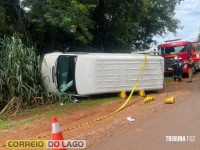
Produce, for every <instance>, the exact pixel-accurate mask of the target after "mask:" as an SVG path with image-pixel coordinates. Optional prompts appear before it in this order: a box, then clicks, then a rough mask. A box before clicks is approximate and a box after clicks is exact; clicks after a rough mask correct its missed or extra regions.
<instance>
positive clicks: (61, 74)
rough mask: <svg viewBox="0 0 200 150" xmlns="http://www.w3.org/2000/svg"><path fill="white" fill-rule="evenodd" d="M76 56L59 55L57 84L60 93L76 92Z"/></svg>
mask: <svg viewBox="0 0 200 150" xmlns="http://www.w3.org/2000/svg"><path fill="white" fill-rule="evenodd" d="M75 63H76V56H66V55H61V56H59V58H58V62H57V83H58V89H59V91H60V92H62V93H65V92H76V88H75V81H74V79H75V77H74V76H75Z"/></svg>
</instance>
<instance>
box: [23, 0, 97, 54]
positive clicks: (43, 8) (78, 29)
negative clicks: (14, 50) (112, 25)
mask: <svg viewBox="0 0 200 150" xmlns="http://www.w3.org/2000/svg"><path fill="white" fill-rule="evenodd" d="M23 7H27V8H29V9H30V10H29V11H28V12H27V17H28V18H29V23H30V25H29V28H28V30H29V31H30V33H31V35H32V39H33V41H35V42H37V44H38V45H39V47H40V48H46V49H48V50H51V49H52V50H55V49H57V48H59V47H61V48H62V47H68V46H71V45H76V44H86V43H87V42H88V41H90V40H91V39H92V35H91V33H90V32H89V29H91V28H92V27H93V24H92V20H91V19H90V14H89V10H90V9H91V8H93V7H94V6H93V5H90V4H88V5H83V4H81V3H79V2H77V1H76V0H42V1H41V0H24V1H23ZM46 45H48V47H47V46H46Z"/></svg>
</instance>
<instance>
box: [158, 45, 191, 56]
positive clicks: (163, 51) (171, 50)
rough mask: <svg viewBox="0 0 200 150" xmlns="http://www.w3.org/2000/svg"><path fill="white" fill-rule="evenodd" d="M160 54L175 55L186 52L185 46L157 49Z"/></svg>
mask: <svg viewBox="0 0 200 150" xmlns="http://www.w3.org/2000/svg"><path fill="white" fill-rule="evenodd" d="M159 51H160V54H161V55H162V54H177V53H183V52H187V47H186V46H174V47H165V48H159Z"/></svg>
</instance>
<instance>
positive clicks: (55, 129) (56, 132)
mask: <svg viewBox="0 0 200 150" xmlns="http://www.w3.org/2000/svg"><path fill="white" fill-rule="evenodd" d="M52 140H64V138H63V135H62V132H61V131H60V125H59V123H58V121H57V118H56V116H53V117H52ZM52 150H67V149H66V148H52Z"/></svg>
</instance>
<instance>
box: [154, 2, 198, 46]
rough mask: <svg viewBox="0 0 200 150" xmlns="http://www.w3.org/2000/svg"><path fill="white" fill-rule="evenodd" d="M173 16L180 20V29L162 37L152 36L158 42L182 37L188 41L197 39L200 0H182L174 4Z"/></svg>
mask: <svg viewBox="0 0 200 150" xmlns="http://www.w3.org/2000/svg"><path fill="white" fill-rule="evenodd" d="M175 13H176V15H175V18H177V19H179V20H180V25H181V26H182V27H183V28H182V29H178V30H177V34H176V35H174V34H171V33H170V34H168V35H165V36H164V38H163V37H154V39H155V40H157V42H158V44H161V43H164V41H166V40H172V39H183V40H188V41H195V40H197V37H198V34H199V33H200V0H184V1H182V2H181V3H180V4H178V5H177V6H176V9H175Z"/></svg>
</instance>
